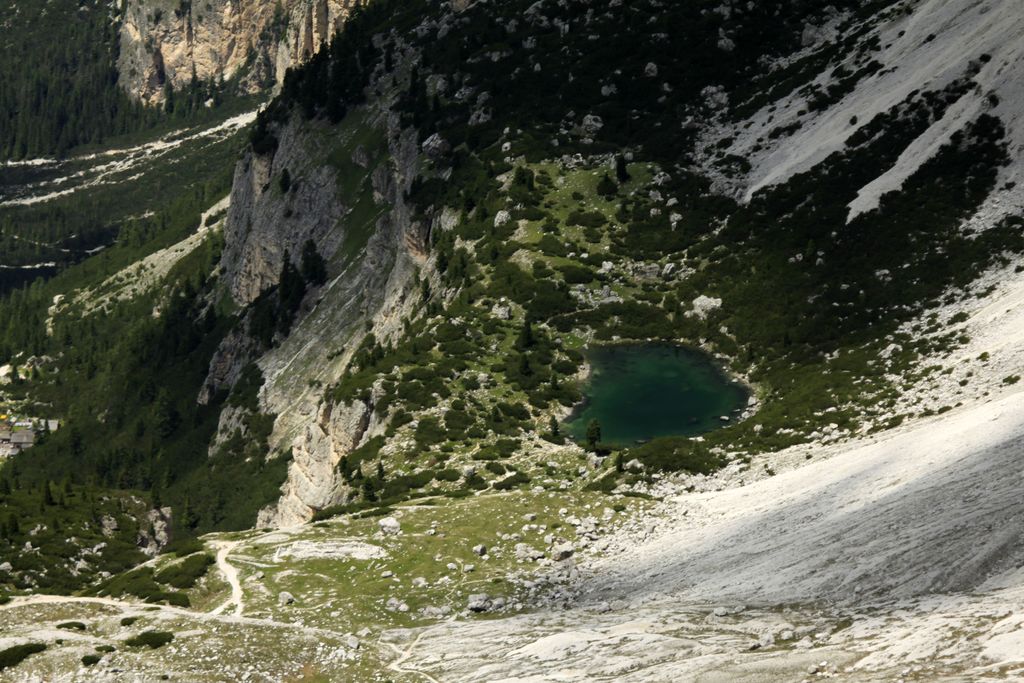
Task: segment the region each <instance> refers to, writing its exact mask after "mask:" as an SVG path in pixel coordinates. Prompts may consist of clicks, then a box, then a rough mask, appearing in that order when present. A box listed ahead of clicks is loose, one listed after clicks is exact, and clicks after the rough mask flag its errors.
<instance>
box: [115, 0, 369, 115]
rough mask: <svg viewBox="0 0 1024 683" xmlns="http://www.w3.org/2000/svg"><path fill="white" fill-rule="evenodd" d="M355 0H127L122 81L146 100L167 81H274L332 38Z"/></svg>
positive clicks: (152, 100)
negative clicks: (195, 0) (236, 79)
mask: <svg viewBox="0 0 1024 683" xmlns="http://www.w3.org/2000/svg"><path fill="white" fill-rule="evenodd" d="M354 4H355V0H275V1H272V0H248V1H244V0H205V1H204V0H198V1H197V2H191V1H190V0H127V2H126V4H125V9H124V14H123V16H122V21H121V44H120V55H119V57H118V64H117V65H118V72H119V73H120V83H121V86H122V87H123V88H124V89H125V90H126V91H127V92H128V93H129V94H131V95H133V96H135V97H138V98H139V99H141V100H142V101H144V102H146V103H149V104H157V103H160V102H162V101H163V99H164V86H165V83H168V82H169V83H170V84H171V85H173V86H174V87H182V86H185V85H188V83H190V82H191V80H192V78H193V77H195V78H198V79H201V80H204V81H206V80H210V79H213V80H214V81H219V80H221V79H224V80H228V79H231V78H235V77H237V78H238V79H239V83H240V86H241V88H242V90H243V91H245V92H256V91H258V90H261V89H264V88H267V87H271V86H273V85H275V84H279V83H280V82H281V81H282V80H283V78H284V74H285V71H286V70H287V69H288V68H289V67H290V66H293V65H295V64H298V63H301V62H303V61H304V60H305V59H306V58H308V57H309V56H310V55H312V54H313V53H314V52H315V51H316V50H317V49H319V47H320V46H321V45H323V44H324V43H325V42H326V41H328V40H329V39H330V37H331V36H332V35H333V34H334V32H335V30H336V29H337V28H338V26H339V25H340V23H341V22H342V21H344V18H345V17H346V16H347V15H348V12H349V10H350V9H351V8H352V6H353V5H354Z"/></svg>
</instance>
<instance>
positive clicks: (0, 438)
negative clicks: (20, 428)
mask: <svg viewBox="0 0 1024 683" xmlns="http://www.w3.org/2000/svg"><path fill="white" fill-rule="evenodd" d="M10 442H11V430H9V429H4V430H0V443H10Z"/></svg>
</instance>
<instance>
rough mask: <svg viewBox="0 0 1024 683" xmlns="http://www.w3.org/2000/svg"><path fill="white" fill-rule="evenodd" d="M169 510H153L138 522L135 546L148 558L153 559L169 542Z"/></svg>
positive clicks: (164, 508) (163, 508) (166, 508)
mask: <svg viewBox="0 0 1024 683" xmlns="http://www.w3.org/2000/svg"><path fill="white" fill-rule="evenodd" d="M171 519H172V517H171V508H169V507H162V508H154V509H152V510H149V511H148V512H147V513H146V517H145V518H144V519H142V520H140V524H139V536H138V538H137V539H136V545H138V546H139V550H141V551H142V552H144V553H146V554H147V555H149V556H150V557H155V556H156V555H157V554H158V553H159V552H160V551H161V550H163V548H164V546H166V545H167V544H168V543H169V542H170V540H171Z"/></svg>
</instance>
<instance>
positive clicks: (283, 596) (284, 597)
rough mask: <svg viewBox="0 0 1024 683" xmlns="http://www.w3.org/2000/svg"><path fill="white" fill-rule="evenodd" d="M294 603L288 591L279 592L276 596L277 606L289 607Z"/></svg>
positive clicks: (293, 597)
mask: <svg viewBox="0 0 1024 683" xmlns="http://www.w3.org/2000/svg"><path fill="white" fill-rule="evenodd" d="M294 603H295V596H294V595H292V594H291V593H289V592H288V591H281V592H280V593H278V595H277V604H279V605H291V604H294Z"/></svg>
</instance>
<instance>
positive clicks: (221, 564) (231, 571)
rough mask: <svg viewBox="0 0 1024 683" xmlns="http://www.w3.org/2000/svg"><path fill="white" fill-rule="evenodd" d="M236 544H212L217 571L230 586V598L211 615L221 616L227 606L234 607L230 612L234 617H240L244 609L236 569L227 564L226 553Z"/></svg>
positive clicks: (240, 585)
mask: <svg viewBox="0 0 1024 683" xmlns="http://www.w3.org/2000/svg"><path fill="white" fill-rule="evenodd" d="M238 544H239V541H216V542H214V543H213V544H212V545H213V546H214V547H216V548H217V569H219V570H220V573H221V574H223V575H224V578H225V579H227V582H228V583H229V584H231V597H230V598H228V599H227V600H225V601H224V603H223V604H221V605H220V606H218V607H217V608H216V609H215V610H213V611H212V612H210V614H211V615H219V614H222V613H223V612H224V610H226V609H227V608H228V606H230V605H234V606H235V609H234V611H232V614H233V615H234V616H236V617H240V616H242V610H243V609H244V608H245V599H244V595H243V593H242V584H241V583H240V582H239V581H238V568H237V567H235V566H234V565H232V564H231V563H230V562H228V553H230V552H231V551H232V550H234V549H235V548H236V547H237V546H238Z"/></svg>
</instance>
